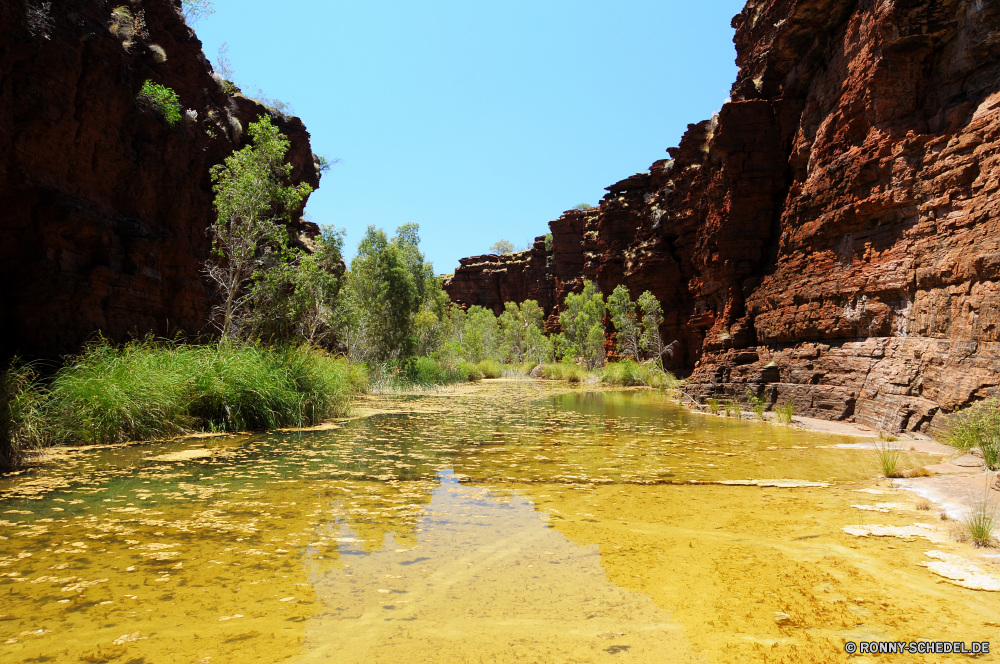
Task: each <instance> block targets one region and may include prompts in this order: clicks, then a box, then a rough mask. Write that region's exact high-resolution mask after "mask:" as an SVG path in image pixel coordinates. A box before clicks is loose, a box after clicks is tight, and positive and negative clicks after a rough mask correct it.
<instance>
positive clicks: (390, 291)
mask: <svg viewBox="0 0 1000 664" xmlns="http://www.w3.org/2000/svg"><path fill="white" fill-rule="evenodd" d="M418 230H419V229H418V227H417V225H416V224H406V225H404V226H400V227H399V228H398V229H396V235H395V237H393V238H392V239H391V240H389V239H388V238H387V237H386V235H385V232H384V231H383V230H381V229H377V228H375V227H374V226H369V227H368V232H367V233H366V234H365V237H364V238H363V239H362V240H361V243H360V245H358V253H357V256H355V258H354V260H353V261H351V271H350V274H349V275H348V278H347V297H346V298H345V302H344V306H343V307H342V308H341V319H340V330H341V340H342V341H343V342H344V343H346V344H347V347H348V353H349V354H350V356H351V357H352V358H355V359H358V360H368V359H374V360H378V361H384V360H391V359H399V358H405V357H409V356H411V355H412V354H413V352H414V350H415V346H416V344H417V340H416V339H414V337H413V333H414V319H415V317H416V315H417V313H418V312H419V311H420V309H421V306H422V304H423V301H424V296H425V295H426V293H427V290H428V287H429V286H430V287H431V288H433V284H432V283H430V284H429V282H431V281H432V279H433V269H432V268H431V266H430V265H429V264H428V263H425V262H424V257H423V254H422V253H420V250H419V242H420V237H419V234H418Z"/></svg>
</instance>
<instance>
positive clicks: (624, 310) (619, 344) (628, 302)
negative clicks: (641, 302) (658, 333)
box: [608, 284, 642, 360]
mask: <svg viewBox="0 0 1000 664" xmlns="http://www.w3.org/2000/svg"><path fill="white" fill-rule="evenodd" d="M608 313H609V314H611V323H612V325H614V326H615V346H616V348H617V349H618V354H619V355H621V356H622V357H630V358H632V359H633V360H638V359H639V338H640V336H641V335H642V330H641V328H640V327H639V318H638V316H636V307H635V302H633V301H632V297H631V295H629V292H628V288H626V287H625V285H624V284H619V285H618V286H617V287H615V290H614V292H612V293H611V297H609V298H608Z"/></svg>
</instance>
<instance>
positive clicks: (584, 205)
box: [575, 203, 594, 211]
mask: <svg viewBox="0 0 1000 664" xmlns="http://www.w3.org/2000/svg"><path fill="white" fill-rule="evenodd" d="M575 209H577V210H584V211H586V210H593V209H594V206H593V205H590V204H588V203H580V204H579V205H577V206H576V208H575Z"/></svg>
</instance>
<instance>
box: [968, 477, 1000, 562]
mask: <svg viewBox="0 0 1000 664" xmlns="http://www.w3.org/2000/svg"><path fill="white" fill-rule="evenodd" d="M992 482H993V477H992V476H990V477H988V481H987V483H986V495H985V496H984V497H983V499H982V500H980V501H979V502H978V503H976V504H975V505H974V506H973V508H972V511H971V512H969V514H968V515H967V516H966V517H965V519H964V520H963V521H962V530H963V531H964V533H963V534H964V535H965V536H966V537H967V538H968V539H969V541H970V542H971V543H972V544H973V546H976V547H984V546H994V545H995V544H996V542H995V541H994V539H993V533H994V531H995V530H996V528H997V520H998V519H997V502H996V499H994V498H993V497H992V496H991V490H990V486H991V484H992Z"/></svg>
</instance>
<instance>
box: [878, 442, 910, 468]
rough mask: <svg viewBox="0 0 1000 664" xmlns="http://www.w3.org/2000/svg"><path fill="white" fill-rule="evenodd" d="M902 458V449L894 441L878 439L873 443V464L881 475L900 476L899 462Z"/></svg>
mask: <svg viewBox="0 0 1000 664" xmlns="http://www.w3.org/2000/svg"><path fill="white" fill-rule="evenodd" d="M902 459H903V450H901V449H900V448H899V447H898V446H897V445H896V444H895V443H892V442H886V441H880V442H878V443H875V466H876V467H877V468H878V471H879V473H881V475H882V477H902V473H901V472H900V470H899V464H900V462H901V461H902Z"/></svg>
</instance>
